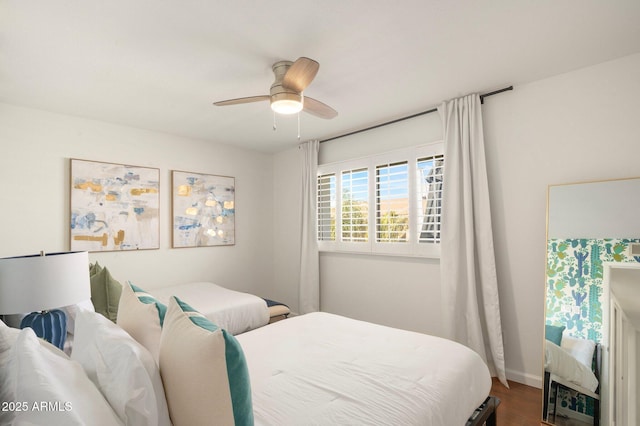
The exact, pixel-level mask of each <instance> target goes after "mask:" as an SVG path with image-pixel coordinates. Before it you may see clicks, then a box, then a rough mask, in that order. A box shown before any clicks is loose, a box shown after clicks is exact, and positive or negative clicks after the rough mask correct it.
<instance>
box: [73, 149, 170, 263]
mask: <svg viewBox="0 0 640 426" xmlns="http://www.w3.org/2000/svg"><path fill="white" fill-rule="evenodd" d="M70 199H71V222H70V225H71V227H70V229H71V238H70V240H71V250H72V251H76V250H78V251H90V252H99V251H121V250H149V249H159V248H160V221H159V211H160V170H159V169H156V168H149V167H138V166H129V165H125V164H113V163H104V162H98V161H88V160H79V159H73V158H72V159H71V196H70Z"/></svg>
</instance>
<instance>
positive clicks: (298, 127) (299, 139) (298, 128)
mask: <svg viewBox="0 0 640 426" xmlns="http://www.w3.org/2000/svg"><path fill="white" fill-rule="evenodd" d="M298 142H300V113H298Z"/></svg>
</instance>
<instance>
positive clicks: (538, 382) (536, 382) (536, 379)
mask: <svg viewBox="0 0 640 426" xmlns="http://www.w3.org/2000/svg"><path fill="white" fill-rule="evenodd" d="M506 373H507V380H511V381H513V382H518V383H522V384H523V385H527V386H532V387H534V388H538V389H542V376H534V375H533V374H527V373H523V372H521V371H515V370H509V369H507V370H506Z"/></svg>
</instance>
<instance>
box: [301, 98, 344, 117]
mask: <svg viewBox="0 0 640 426" xmlns="http://www.w3.org/2000/svg"><path fill="white" fill-rule="evenodd" d="M303 111H306V112H308V113H309V114H313V115H315V116H316V117H320V118H326V119H327V120H330V119H332V118H335V117H336V116H337V115H338V111H336V110H335V109H333V108H331V107H330V106H329V105H327V104H324V103H322V102H320V101H319V100H317V99H313V98H310V97H308V96H305V97H304V110H303Z"/></svg>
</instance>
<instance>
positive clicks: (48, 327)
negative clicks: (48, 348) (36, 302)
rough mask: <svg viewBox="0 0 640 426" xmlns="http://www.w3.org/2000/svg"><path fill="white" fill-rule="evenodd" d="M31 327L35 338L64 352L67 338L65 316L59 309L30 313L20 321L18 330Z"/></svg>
mask: <svg viewBox="0 0 640 426" xmlns="http://www.w3.org/2000/svg"><path fill="white" fill-rule="evenodd" d="M25 327H31V328H32V329H33V331H34V332H35V333H36V336H38V337H41V338H43V339H44V340H46V341H47V342H49V343H51V344H52V345H54V346H57V347H58V348H60V350H64V341H65V339H66V338H67V316H66V315H65V313H64V312H63V311H61V310H60V309H52V310H50V311H42V312H31V313H30V314H29V315H27V316H26V317H24V318H23V319H22V322H21V323H20V328H25Z"/></svg>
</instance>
